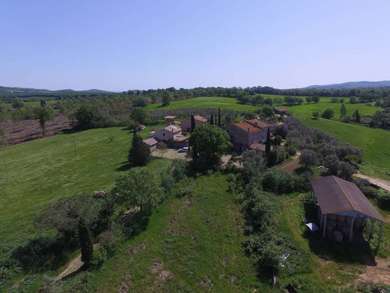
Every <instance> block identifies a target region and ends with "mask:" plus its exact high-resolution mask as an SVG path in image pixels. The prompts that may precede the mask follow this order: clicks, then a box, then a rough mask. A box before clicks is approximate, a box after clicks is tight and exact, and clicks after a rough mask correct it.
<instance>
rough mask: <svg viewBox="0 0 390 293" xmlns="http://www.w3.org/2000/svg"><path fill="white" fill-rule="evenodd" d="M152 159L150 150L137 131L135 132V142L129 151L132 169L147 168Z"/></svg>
mask: <svg viewBox="0 0 390 293" xmlns="http://www.w3.org/2000/svg"><path fill="white" fill-rule="evenodd" d="M149 158H150V150H149V148H148V147H147V146H146V145H145V144H144V142H143V141H142V138H141V136H139V135H138V133H137V131H134V132H133V141H132V145H131V148H130V150H129V156H128V161H129V165H130V166H131V167H135V166H145V165H146V164H147V163H148V161H149Z"/></svg>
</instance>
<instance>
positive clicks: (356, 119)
mask: <svg viewBox="0 0 390 293" xmlns="http://www.w3.org/2000/svg"><path fill="white" fill-rule="evenodd" d="M352 116H353V119H354V120H355V122H357V123H360V113H359V110H355V112H353V115H352Z"/></svg>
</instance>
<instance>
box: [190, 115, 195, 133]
mask: <svg viewBox="0 0 390 293" xmlns="http://www.w3.org/2000/svg"><path fill="white" fill-rule="evenodd" d="M194 129H195V117H194V115H192V114H191V132H193V131H194Z"/></svg>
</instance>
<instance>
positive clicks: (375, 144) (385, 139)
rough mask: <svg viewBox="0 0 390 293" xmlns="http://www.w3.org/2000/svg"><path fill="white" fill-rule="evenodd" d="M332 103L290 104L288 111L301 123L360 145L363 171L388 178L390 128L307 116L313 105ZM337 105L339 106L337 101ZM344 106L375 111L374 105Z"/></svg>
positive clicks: (319, 105) (364, 110)
mask: <svg viewBox="0 0 390 293" xmlns="http://www.w3.org/2000/svg"><path fill="white" fill-rule="evenodd" d="M332 104H333V103H319V104H318V105H301V106H294V107H290V108H289V111H290V112H291V113H292V114H293V116H295V117H296V118H298V119H299V120H300V121H302V122H303V123H304V124H305V125H307V126H309V127H314V128H318V129H320V130H322V131H324V132H326V133H328V134H330V135H332V136H334V137H336V138H338V139H340V140H341V141H344V142H347V143H350V144H352V145H354V146H356V147H358V148H360V149H361V150H362V151H363V158H364V163H363V164H362V171H363V173H365V174H367V175H372V176H379V177H383V178H385V179H386V178H387V179H390V173H389V172H390V131H387V130H383V129H376V128H369V127H366V126H362V125H357V124H352V123H350V124H349V123H343V122H340V121H337V120H327V119H319V120H313V119H311V116H312V112H313V109H319V108H317V107H322V106H323V107H329V105H332ZM333 105H335V104H333ZM336 105H337V104H336ZM337 106H338V107H339V106H340V105H337ZM346 106H347V110H349V113H351V111H352V110H353V109H359V111H360V112H361V114H363V115H367V114H370V113H373V112H375V111H376V108H375V107H372V106H367V105H361V104H354V105H350V104H346Z"/></svg>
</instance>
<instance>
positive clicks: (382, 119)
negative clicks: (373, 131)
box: [370, 107, 390, 130]
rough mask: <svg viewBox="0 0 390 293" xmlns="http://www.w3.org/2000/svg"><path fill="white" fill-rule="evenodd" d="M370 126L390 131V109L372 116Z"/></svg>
mask: <svg viewBox="0 0 390 293" xmlns="http://www.w3.org/2000/svg"><path fill="white" fill-rule="evenodd" d="M370 126H371V127H376V128H383V129H387V130H390V107H388V108H385V109H384V110H383V111H378V112H376V113H375V114H374V116H372V120H371V122H370Z"/></svg>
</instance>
